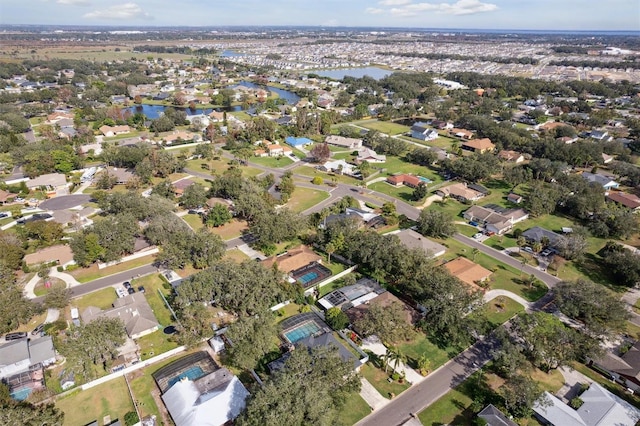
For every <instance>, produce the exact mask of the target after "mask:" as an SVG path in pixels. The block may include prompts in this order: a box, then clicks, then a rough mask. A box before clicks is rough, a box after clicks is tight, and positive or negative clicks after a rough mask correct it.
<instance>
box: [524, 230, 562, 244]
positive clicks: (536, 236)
mask: <svg viewBox="0 0 640 426" xmlns="http://www.w3.org/2000/svg"><path fill="white" fill-rule="evenodd" d="M522 236H523V237H524V238H525V240H527V242H528V243H529V244H532V243H541V242H543V241H544V240H548V241H549V246H550V247H554V246H556V245H557V244H558V243H559V242H560V240H561V239H562V235H560V234H556V233H555V232H553V231H549V230H548V229H544V228H541V227H539V226H534V227H533V228H529V229H527V230H526V231H524V232H523V233H522Z"/></svg>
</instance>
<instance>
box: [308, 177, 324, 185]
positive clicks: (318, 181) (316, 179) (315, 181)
mask: <svg viewBox="0 0 640 426" xmlns="http://www.w3.org/2000/svg"><path fill="white" fill-rule="evenodd" d="M311 183H312V184H314V185H322V184H323V183H324V179H322V178H321V177H320V176H316V177H314V178H313V180H312V181H311Z"/></svg>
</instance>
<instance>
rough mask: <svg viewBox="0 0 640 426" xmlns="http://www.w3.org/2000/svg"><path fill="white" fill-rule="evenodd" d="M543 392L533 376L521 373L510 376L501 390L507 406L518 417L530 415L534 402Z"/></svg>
mask: <svg viewBox="0 0 640 426" xmlns="http://www.w3.org/2000/svg"><path fill="white" fill-rule="evenodd" d="M541 394H542V388H540V385H539V384H538V383H537V382H536V381H535V380H533V379H532V378H531V377H529V376H525V375H521V374H518V375H516V376H513V377H512V378H510V379H509V380H508V381H507V382H506V383H505V384H504V385H503V388H502V391H501V392H500V395H501V396H502V398H503V399H504V405H505V408H506V409H507V411H509V413H510V414H511V415H513V416H514V417H517V418H524V417H529V416H530V415H531V413H532V410H531V408H532V407H533V404H534V403H535V402H536V401H537V400H538V398H539V397H540V395H541Z"/></svg>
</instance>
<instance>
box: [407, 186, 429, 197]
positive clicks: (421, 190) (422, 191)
mask: <svg viewBox="0 0 640 426" xmlns="http://www.w3.org/2000/svg"><path fill="white" fill-rule="evenodd" d="M428 193H429V191H428V190H427V185H425V184H424V183H419V184H418V186H416V188H415V189H414V190H413V193H412V194H411V199H412V200H413V201H420V200H422V199H423V198H424V197H426V196H427V194H428Z"/></svg>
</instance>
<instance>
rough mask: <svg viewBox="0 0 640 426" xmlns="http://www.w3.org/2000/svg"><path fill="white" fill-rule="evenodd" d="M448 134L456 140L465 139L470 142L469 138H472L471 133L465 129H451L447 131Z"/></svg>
mask: <svg viewBox="0 0 640 426" xmlns="http://www.w3.org/2000/svg"><path fill="white" fill-rule="evenodd" d="M449 134H450V135H453V136H455V137H457V138H460V139H467V140H471V138H473V132H472V131H470V130H466V129H456V128H453V129H451V130H449Z"/></svg>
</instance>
